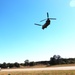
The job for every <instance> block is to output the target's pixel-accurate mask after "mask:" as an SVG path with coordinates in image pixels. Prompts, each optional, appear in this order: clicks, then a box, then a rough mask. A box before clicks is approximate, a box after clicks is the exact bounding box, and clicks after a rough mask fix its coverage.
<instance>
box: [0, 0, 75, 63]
mask: <svg viewBox="0 0 75 75" xmlns="http://www.w3.org/2000/svg"><path fill="white" fill-rule="evenodd" d="M47 12H48V13H49V17H50V18H56V20H51V24H50V25H49V26H48V27H47V28H46V29H44V30H42V27H40V26H36V25H34V23H38V24H41V25H43V24H44V23H45V21H43V22H40V21H41V20H43V19H46V18H47ZM53 55H60V56H61V57H63V58H75V0H0V63H3V62H6V63H8V62H10V63H12V62H19V63H23V62H24V61H25V60H26V59H28V60H29V61H41V60H42V61H44V60H50V57H52V56H53Z"/></svg>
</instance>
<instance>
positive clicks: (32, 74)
mask: <svg viewBox="0 0 75 75" xmlns="http://www.w3.org/2000/svg"><path fill="white" fill-rule="evenodd" d="M0 75H75V70H60V71H28V72H27V71H23V72H22V71H21V72H19V71H16V72H1V71H0Z"/></svg>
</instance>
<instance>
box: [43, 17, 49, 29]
mask: <svg viewBox="0 0 75 75" xmlns="http://www.w3.org/2000/svg"><path fill="white" fill-rule="evenodd" d="M49 24H50V19H49V18H48V19H47V21H46V23H45V24H44V25H43V26H42V29H44V28H47V26H48V25H49Z"/></svg>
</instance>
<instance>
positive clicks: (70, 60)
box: [0, 55, 75, 68]
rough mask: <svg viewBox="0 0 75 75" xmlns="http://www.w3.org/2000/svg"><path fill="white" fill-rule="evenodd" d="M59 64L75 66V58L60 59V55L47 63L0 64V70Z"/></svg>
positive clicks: (54, 56)
mask: <svg viewBox="0 0 75 75" xmlns="http://www.w3.org/2000/svg"><path fill="white" fill-rule="evenodd" d="M59 64H75V58H62V57H61V56H60V55H53V57H51V58H50V60H49V61H37V62H34V61H32V62H30V61H29V60H28V59H27V60H25V61H24V63H18V62H15V63H6V62H4V63H2V64H0V68H20V67H21V66H35V65H47V66H50V65H59Z"/></svg>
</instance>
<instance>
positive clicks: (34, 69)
mask: <svg viewBox="0 0 75 75" xmlns="http://www.w3.org/2000/svg"><path fill="white" fill-rule="evenodd" d="M41 70H75V66H65V67H64V66H63V67H47V68H23V69H1V71H41Z"/></svg>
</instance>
